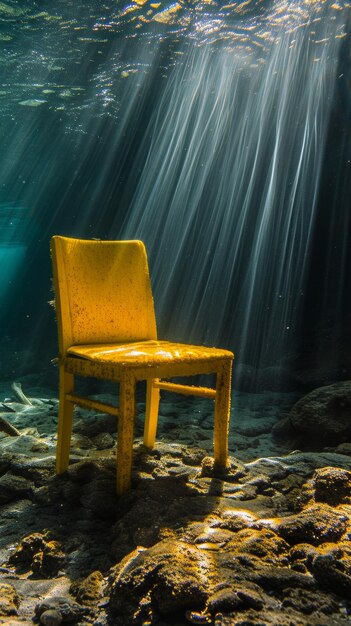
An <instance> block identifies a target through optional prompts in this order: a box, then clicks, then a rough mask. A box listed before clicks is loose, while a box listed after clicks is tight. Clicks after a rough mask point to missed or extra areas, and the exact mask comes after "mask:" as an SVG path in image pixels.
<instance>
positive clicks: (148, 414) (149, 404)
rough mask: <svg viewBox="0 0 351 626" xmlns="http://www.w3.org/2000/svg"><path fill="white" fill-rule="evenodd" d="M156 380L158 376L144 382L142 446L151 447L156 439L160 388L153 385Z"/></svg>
mask: <svg viewBox="0 0 351 626" xmlns="http://www.w3.org/2000/svg"><path fill="white" fill-rule="evenodd" d="M156 380H158V378H153V379H150V380H148V381H147V383H146V409H145V426H144V446H146V447H147V448H153V447H154V445H155V441H156V429H157V418H158V406H159V403H160V390H159V389H157V388H155V387H154V386H153V383H154V381H156Z"/></svg>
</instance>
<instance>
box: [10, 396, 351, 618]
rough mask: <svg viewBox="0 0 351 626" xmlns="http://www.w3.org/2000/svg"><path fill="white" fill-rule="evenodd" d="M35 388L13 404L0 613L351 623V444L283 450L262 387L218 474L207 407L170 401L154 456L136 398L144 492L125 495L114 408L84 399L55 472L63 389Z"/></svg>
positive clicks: (138, 478) (138, 471)
mask: <svg viewBox="0 0 351 626" xmlns="http://www.w3.org/2000/svg"><path fill="white" fill-rule="evenodd" d="M33 395H34V394H33V393H32V395H31V396H30V397H29V398H27V399H28V400H29V404H26V403H25V401H24V399H23V398H22V400H21V398H20V397H19V395H18V389H17V393H15V397H13V396H12V397H9V398H6V397H5V398H4V400H3V402H2V403H1V406H0V418H1V419H2V420H3V422H2V431H1V432H0V506H1V509H0V511H1V512H0V563H1V567H0V623H3V624H8V625H10V626H11V625H15V624H16V625H17V624H34V623H37V624H43V625H44V626H58V625H59V624H61V623H62V624H64V623H68V624H69V623H71V624H78V625H84V624H87V625H88V624H91V625H95V626H108V625H111V626H112V625H115V626H134V625H135V626H153V625H155V626H156V625H157V626H186V625H187V624H207V625H213V626H251V625H252V626H270V625H272V626H273V625H274V626H300V625H301V626H302V625H304V626H308V625H310V626H334V625H335V626H339V625H340V626H346V625H347V624H350V625H351V543H350V538H351V457H350V456H349V454H347V452H348V451H349V447H348V445H347V442H345V441H344V442H343V443H342V444H340V442H335V447H334V448H328V447H324V448H323V449H321V450H320V451H314V452H311V451H301V450H293V451H290V452H289V451H288V450H287V449H285V450H282V448H281V453H280V454H279V453H278V448H277V443H276V442H274V440H273V439H272V437H271V431H272V428H273V426H274V419H273V413H272V412H271V413H269V412H267V411H266V412H265V410H264V409H263V405H262V403H261V404H260V402H261V400H262V397H261V398H256V405H255V406H256V411H253V412H252V413H251V418H250V419H249V416H246V418H245V419H243V418H242V419H241V423H239V421H237V422H236V423H235V422H234V426H233V427H232V429H231V434H230V440H229V441H230V449H231V457H230V466H229V467H228V468H227V469H226V470H222V471H219V470H218V469H216V468H215V467H214V465H213V461H212V458H211V456H210V454H211V447H212V440H211V439H212V432H213V423H212V419H213V418H212V417H211V410H210V408H211V407H210V405H208V410H207V405H206V404H202V405H200V404H199V403H197V402H195V404H193V405H187V404H186V403H184V402H181V403H178V404H171V403H167V402H166V403H164V404H163V405H162V404H161V413H162V415H161V417H160V428H159V438H158V441H157V446H156V448H155V449H154V450H153V451H152V452H149V451H147V450H146V449H145V448H144V447H143V445H142V443H141V441H142V440H141V434H142V421H143V420H142V415H143V408H144V407H143V405H142V403H139V417H138V418H137V424H136V434H137V437H136V441H135V446H134V464H133V468H134V469H133V487H132V490H131V491H130V492H129V493H128V494H126V495H125V496H123V497H121V498H117V497H116V496H115V447H116V445H115V443H116V441H115V424H114V419H113V418H111V417H110V416H104V415H100V416H98V415H94V414H86V413H85V412H84V411H81V410H79V409H78V410H77V413H76V416H75V427H74V434H73V437H72V451H71V452H72V454H71V465H70V467H69V469H68V471H67V472H65V473H64V474H63V475H61V476H55V474H54V454H55V431H56V423H57V400H56V399H55V398H44V397H41V398H39V395H37V396H36V397H32V396H33ZM25 397H26V396H25ZM244 400H245V398H244V396H241V397H240V398H239V399H238V401H237V403H236V409H237V411H238V413H239V414H240V411H241V416H243V414H244V410H245V402H244ZM273 400H274V398H271V405H272V406H273V405H274V402H273ZM275 400H276V398H275ZM251 401H252V399H251ZM266 401H267V398H266ZM300 402H301V401H300ZM276 404H277V403H276V402H275V405H276ZM190 406H192V408H189V407H190ZM187 407H188V408H187ZM299 411H300V409H299ZM300 412H301V411H300ZM283 413H284V411H283ZM295 413H296V411H295ZM292 415H293V416H294V413H292ZM189 416H190V417H191V421H189ZM280 417H282V418H283V419H284V420H285V422H284V424H285V426H284V428H285V429H286V420H287V418H288V415H287V414H285V413H284V414H283V416H282V415H280ZM343 417H345V416H343ZM275 421H276V422H277V420H275ZM6 424H7V425H8V427H6ZM290 426H291V423H289V428H290ZM11 428H13V429H15V430H16V431H17V432H16V433H15V432H13V431H12V432H8V431H11ZM283 430H284V429H283ZM278 431H279V434H280V436H281V433H282V428H278ZM269 446H271V447H269ZM340 446H341V447H340ZM342 446H343V447H342ZM340 450H344V453H343V454H341V453H340ZM260 452H261V453H262V452H263V453H265V454H264V455H261V456H259V453H260Z"/></svg>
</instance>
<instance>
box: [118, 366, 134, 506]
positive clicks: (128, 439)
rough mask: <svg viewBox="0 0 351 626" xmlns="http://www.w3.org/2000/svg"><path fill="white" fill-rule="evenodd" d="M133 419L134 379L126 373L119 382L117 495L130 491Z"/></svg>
mask: <svg viewBox="0 0 351 626" xmlns="http://www.w3.org/2000/svg"><path fill="white" fill-rule="evenodd" d="M134 419H135V378H134V376H133V375H132V374H130V373H128V372H126V373H124V374H123V376H122V378H121V380H120V389H119V416H118V439H117V495H118V496H121V495H122V494H124V493H126V491H128V490H129V489H130V484H131V473H132V456H133V440H134Z"/></svg>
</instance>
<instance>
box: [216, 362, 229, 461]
mask: <svg viewBox="0 0 351 626" xmlns="http://www.w3.org/2000/svg"><path fill="white" fill-rule="evenodd" d="M231 378H232V361H229V360H228V361H227V360H226V361H224V362H223V365H222V366H221V368H220V370H219V371H218V372H217V381H216V399H215V417H214V460H215V463H216V464H217V465H221V466H223V467H225V466H226V465H227V463H228V432H229V417H230V399H231Z"/></svg>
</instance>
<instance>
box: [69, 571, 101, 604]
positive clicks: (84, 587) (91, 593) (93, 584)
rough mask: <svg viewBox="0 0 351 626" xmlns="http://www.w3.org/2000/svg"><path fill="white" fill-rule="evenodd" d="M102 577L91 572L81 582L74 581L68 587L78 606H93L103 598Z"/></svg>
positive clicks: (97, 573) (97, 572)
mask: <svg viewBox="0 0 351 626" xmlns="http://www.w3.org/2000/svg"><path fill="white" fill-rule="evenodd" d="M103 580H104V578H103V575H102V574H101V572H99V571H96V572H92V573H91V574H89V576H87V577H86V578H84V579H83V580H76V581H74V582H73V583H72V584H71V586H70V593H71V594H72V596H74V597H75V598H76V600H77V601H78V602H79V603H80V604H84V605H85V606H93V605H94V604H96V602H98V601H99V600H100V599H101V598H102V597H103Z"/></svg>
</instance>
